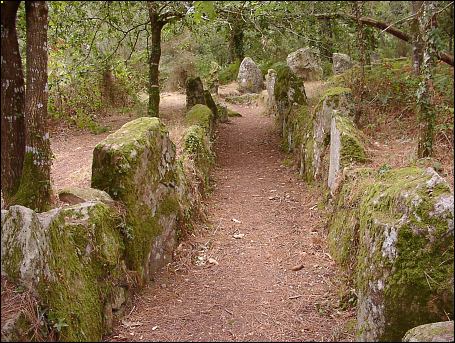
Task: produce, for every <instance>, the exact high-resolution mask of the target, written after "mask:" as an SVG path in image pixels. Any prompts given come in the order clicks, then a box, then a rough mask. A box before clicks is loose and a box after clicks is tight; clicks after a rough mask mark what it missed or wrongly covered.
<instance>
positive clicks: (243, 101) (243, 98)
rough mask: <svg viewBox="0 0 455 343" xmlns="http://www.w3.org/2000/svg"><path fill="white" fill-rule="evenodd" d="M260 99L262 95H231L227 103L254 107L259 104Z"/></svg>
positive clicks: (227, 98)
mask: <svg viewBox="0 0 455 343" xmlns="http://www.w3.org/2000/svg"><path fill="white" fill-rule="evenodd" d="M259 98H260V94H251V93H247V94H242V95H231V96H227V97H226V99H225V100H226V102H228V103H231V104H235V105H252V104H257V103H258V101H259Z"/></svg>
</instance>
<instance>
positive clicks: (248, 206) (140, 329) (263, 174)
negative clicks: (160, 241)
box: [106, 105, 353, 341]
mask: <svg viewBox="0 0 455 343" xmlns="http://www.w3.org/2000/svg"><path fill="white" fill-rule="evenodd" d="M232 107H233V109H234V110H236V111H239V112H240V113H241V114H242V115H243V117H241V118H234V119H232V121H231V122H230V123H227V124H220V126H219V132H218V138H217V142H216V154H217V166H216V168H215V170H214V172H213V178H214V181H215V184H216V185H215V187H214V191H213V193H212V194H211V195H210V196H209V198H208V200H207V204H206V205H207V213H208V223H209V224H208V225H207V227H205V228H204V225H203V224H201V227H200V228H198V229H196V231H195V233H194V234H193V236H192V237H190V238H189V240H186V241H184V242H183V243H182V244H181V245H180V246H179V248H178V249H177V253H176V255H177V256H176V259H175V261H174V262H173V263H172V264H171V265H169V266H168V267H167V268H166V269H164V270H162V271H161V272H160V273H159V274H158V275H157V276H156V278H155V280H154V282H153V283H151V284H150V285H149V286H148V287H147V288H146V289H145V290H143V291H142V292H141V293H140V294H139V295H138V296H137V297H136V298H135V300H134V302H133V305H132V307H131V309H129V312H130V314H129V315H126V316H125V317H124V318H123V319H122V321H121V323H119V325H118V326H117V327H116V328H115V329H114V333H113V334H112V335H111V336H109V337H107V338H106V339H107V340H108V341H128V340H130V341H302V340H303V341H311V340H313V341H314V340H316V341H327V340H334V339H335V340H337V339H342V340H350V339H352V337H351V336H350V335H349V334H348V333H347V332H346V329H345V328H344V324H345V323H346V322H347V320H348V319H350V318H352V315H353V314H352V313H349V312H339V311H338V310H337V309H336V308H335V307H336V304H337V290H336V286H335V285H334V284H333V276H334V275H335V272H336V269H335V265H334V262H333V261H332V259H331V257H330V255H329V254H328V253H327V248H326V244H325V238H324V237H325V236H324V233H323V222H322V215H321V213H320V211H319V210H318V208H317V203H318V201H319V199H320V194H319V192H318V190H317V189H313V188H308V186H307V185H304V184H303V182H302V181H301V180H299V178H298V176H297V175H296V173H295V171H293V170H291V169H289V168H287V167H285V166H283V165H282V163H281V162H282V160H283V158H284V156H283V154H282V152H281V151H280V150H279V148H278V147H279V144H278V141H279V138H278V136H277V134H276V133H275V127H274V123H273V118H270V117H265V116H262V115H261V114H260V113H261V112H262V108H261V107H256V106H252V107H249V108H248V107H242V106H235V105H233V106H232ZM298 265H301V267H303V268H302V269H301V270H298V271H293V270H292V268H293V267H295V266H298Z"/></svg>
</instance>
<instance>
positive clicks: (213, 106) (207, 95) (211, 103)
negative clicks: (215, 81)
mask: <svg viewBox="0 0 455 343" xmlns="http://www.w3.org/2000/svg"><path fill="white" fill-rule="evenodd" d="M204 97H205V103H206V105H207V107H208V108H210V110H211V111H212V113H213V120H217V118H218V107H217V106H216V103H215V101H214V100H213V98H212V94H210V92H209V91H208V90H206V91H204Z"/></svg>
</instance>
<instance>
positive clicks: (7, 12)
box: [1, 1, 25, 206]
mask: <svg viewBox="0 0 455 343" xmlns="http://www.w3.org/2000/svg"><path fill="white" fill-rule="evenodd" d="M19 4H20V1H14V2H13V1H5V2H4V3H3V4H2V11H1V30H2V35H1V41H2V43H1V49H2V51H1V60H2V62H1V73H2V76H1V78H2V93H1V111H2V113H1V135H2V136H1V138H2V139H1V175H2V179H1V189H2V194H3V197H4V199H5V204H6V205H7V206H8V205H10V203H11V200H12V198H11V197H12V196H13V195H14V193H16V191H17V189H18V187H19V184H20V179H21V174H22V165H23V162H24V152H25V134H24V131H25V121H24V108H25V88H24V73H23V69H22V61H21V56H20V53H19V44H18V41H17V32H16V14H17V9H18V8H19Z"/></svg>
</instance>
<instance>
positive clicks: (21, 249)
mask: <svg viewBox="0 0 455 343" xmlns="http://www.w3.org/2000/svg"><path fill="white" fill-rule="evenodd" d="M55 213H56V212H55V211H50V212H45V213H43V214H37V213H36V212H35V211H33V210H31V209H29V208H28V207H24V206H20V205H15V206H11V207H10V208H9V210H8V211H5V210H3V211H2V242H1V256H2V258H1V268H2V274H6V275H8V277H9V278H10V279H11V280H13V281H15V282H18V281H20V282H21V283H22V284H23V285H25V286H26V287H27V289H30V290H32V289H34V287H36V285H37V283H38V282H39V279H40V277H41V275H42V274H43V273H44V272H45V273H49V270H48V268H47V259H48V256H49V244H48V241H49V239H48V233H47V232H46V231H45V230H44V229H43V224H42V221H44V222H48V221H50V220H52V217H53V216H54V215H55Z"/></svg>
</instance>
